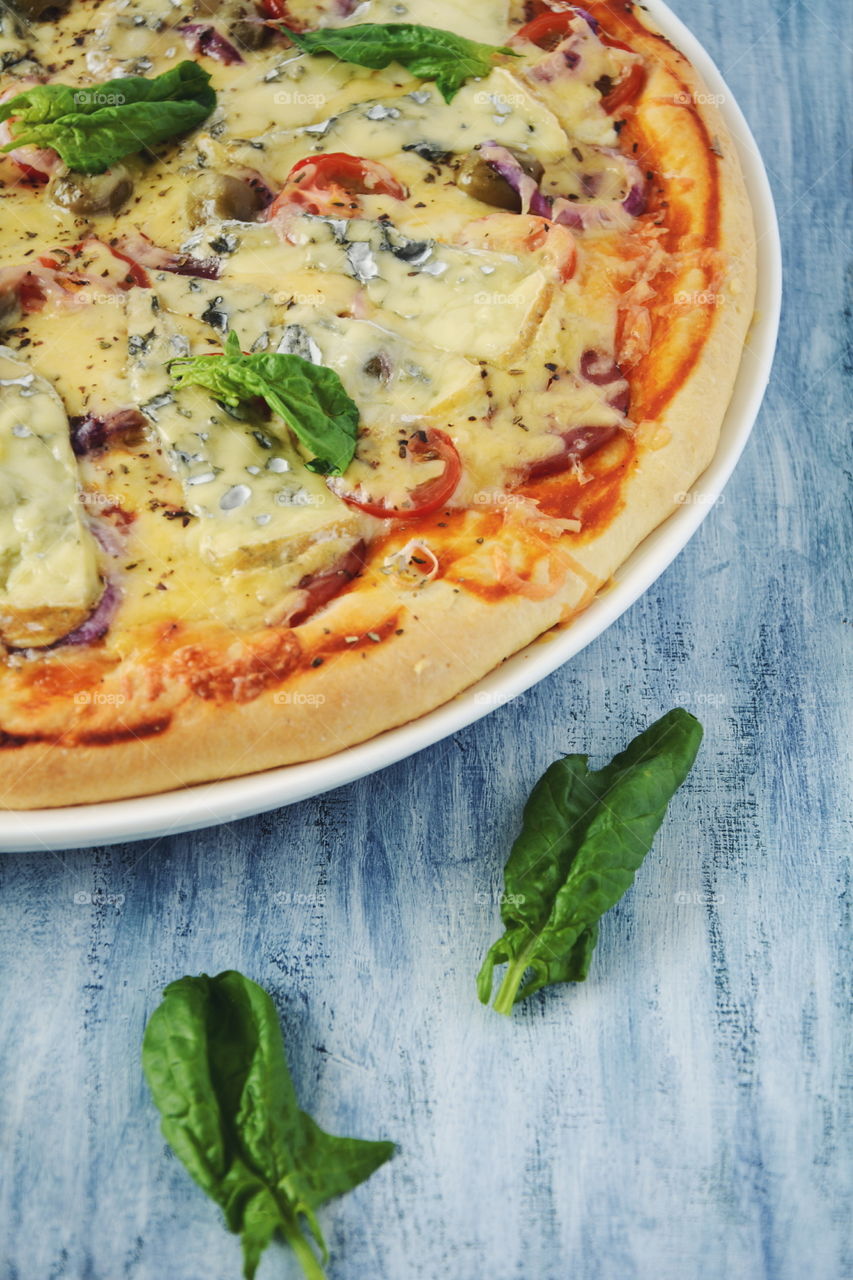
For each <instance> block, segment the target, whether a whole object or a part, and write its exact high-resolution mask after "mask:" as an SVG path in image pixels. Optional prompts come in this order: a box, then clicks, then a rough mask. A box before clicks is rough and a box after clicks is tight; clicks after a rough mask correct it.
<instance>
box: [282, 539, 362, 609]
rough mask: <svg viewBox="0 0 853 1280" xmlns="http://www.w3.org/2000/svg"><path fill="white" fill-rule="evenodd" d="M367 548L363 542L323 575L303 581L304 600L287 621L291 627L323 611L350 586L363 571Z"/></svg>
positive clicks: (310, 575) (300, 588)
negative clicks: (325, 606)
mask: <svg viewBox="0 0 853 1280" xmlns="http://www.w3.org/2000/svg"><path fill="white" fill-rule="evenodd" d="M366 550H367V548H366V546H365V543H364V542H363V541H359V542H357V543H356V544H355V546H353V547H350V549H349V551H347V552H346V554H345V555H343V556H341V558H340V559H339V560H338V561H337V563H336V564H334V565H333V566H332V568H331V569H326V570H324V572H323V573H309V574H306V575H305V577H304V578H302V579H301V581H300V583H299V590H300V591H302V592H304V599H303V600H302V602H301V603H300V605H298V606H297V609H296V611H295V612H294V613H292V614H291V616H290V617H289V618H288V620H287V625H288V626H289V627H299V626H301V625H302V623H303V622H307V620H308V619H309V618H310V617H311V615H312V614H314V613H316V612H317V610H318V609H322V607H323V605H324V604H328V603H329V601H330V600H333V599H334V598H335V596H336V595H337V594H338V592H340V591H342V590H343V589H344V587H346V586H348V585H349V584H350V582H352V580H353V578H355V577H356V576H357V575H358V574H359V573H360V572H361V570H362V568H363V566H364V556H365V552H366Z"/></svg>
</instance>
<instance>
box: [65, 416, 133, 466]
mask: <svg viewBox="0 0 853 1280" xmlns="http://www.w3.org/2000/svg"><path fill="white" fill-rule="evenodd" d="M144 427H145V417H144V416H143V414H141V413H140V412H139V410H138V409H133V408H130V409H116V411H115V412H114V413H108V414H107V416H106V417H105V418H98V417H95V416H94V415H93V414H88V415H87V416H86V417H85V418H72V419H71V448H72V449H73V450H74V452H75V454H76V455H77V457H78V458H82V457H85V455H86V454H89V453H98V452H100V450H101V449H106V448H108V446H109V445H110V444H111V443H112V442H113V441H116V440H124V439H127V438H128V437H129V436H132V435H134V434H137V435H138V434H139V432H140V431H142V430H143V429H144Z"/></svg>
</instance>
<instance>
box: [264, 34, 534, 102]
mask: <svg viewBox="0 0 853 1280" xmlns="http://www.w3.org/2000/svg"><path fill="white" fill-rule="evenodd" d="M283 30H284V31H286V32H287V34H288V35H289V36H290V38H291V40H292V41H293V43H294V44H295V45H296V46H297V47H298V48H300V49H302V51H303V52H304V53H331V54H334V56H335V57H336V58H340V60H341V61H342V62H354V63H356V65H357V66H359V67H370V68H372V69H373V70H374V71H378V70H379V69H380V68H381V67H387V66H388V65H389V63H391V62H399V63H400V65H401V66H403V67H406V69H407V70H409V71H411V73H412V75H415V76H420V78H421V79H422V80H434V81H435V83H436V85H437V86H438V89H439V91H440V93H441V95H442V97H443V98H444V100H445V102H450V101H451V100H452V99H453V97H454V96H455V95H456V93H457V92H458V91H459V89H460V88H461V87H462V85H463V84H464V83H465V81H466V80H469V79H471V77H474V76H487V75H488V74H489V72H490V71H491V69H492V58H493V56H494V54H496V53H506V54H509V55H510V56H512V57H516V56H517V55H516V54H515V53H514V51H513V50H512V49H507V48H506V47H505V46H504V45H500V46H496V45H493V44H478V43H477V42H476V41H475V40H466V39H465V37H464V36H457V35H456V34H455V33H454V32H452V31H444V30H442V28H441V27H423V26H420V25H419V24H418V23H415V22H363V23H360V24H358V25H356V26H353V27H324V28H321V29H320V30H318V31H291V30H290V28H289V27H284V28H283Z"/></svg>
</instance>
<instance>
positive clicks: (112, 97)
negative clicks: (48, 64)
mask: <svg viewBox="0 0 853 1280" xmlns="http://www.w3.org/2000/svg"><path fill="white" fill-rule="evenodd" d="M215 106H216V94H215V92H214V91H213V89H211V87H210V76H209V75H208V73H207V72H206V71H204V70H203V69H202V68H201V67H200V66H199V65H198V63H197V62H190V61H186V62H179V63H178V65H177V66H176V67H172V68H171V70H169V71H164V72H163V74H162V75H159V76H154V78H153V79H151V80H148V79H146V78H145V77H144V76H126V77H124V78H123V79H119V80H107V81H105V82H103V83H101V84H90V85H78V86H76V87H72V86H71V85H66V84H37V85H33V87H32V88H30V89H25V90H24V92H23V93H19V94H16V96H15V97H14V98H10V99H9V100H8V101H7V102H3V103H0V121H2V120H11V123H10V126H9V127H10V133H11V138H12V141H11V142H10V143H8V145H7V146H5V147H3V148H2V150H3V151H11V150H13V149H14V148H15V147H24V146H33V147H52V148H53V150H54V151H58V152H59V154H60V156H61V157H62V159H63V160H64V161H65V163H66V165H67V166H68V168H69V169H72V170H73V171H74V172H75V173H103V172H104V170H105V169H108V168H109V167H110V165H111V164H115V163H116V162H117V161H119V160H121V159H123V158H124V157H125V156H128V155H131V154H132V153H133V152H135V151H142V150H143V149H145V148H147V147H154V146H156V145H157V144H158V143H160V142H166V141H168V139H169V138H174V137H176V136H177V135H178V134H179V133H185V132H186V131H187V130H188V129H193V128H194V127H195V126H196V125H199V124H201V122H202V121H203V120H206V119H207V117H208V116H209V115H210V113H211V111H212V110H213V108H214V107H215Z"/></svg>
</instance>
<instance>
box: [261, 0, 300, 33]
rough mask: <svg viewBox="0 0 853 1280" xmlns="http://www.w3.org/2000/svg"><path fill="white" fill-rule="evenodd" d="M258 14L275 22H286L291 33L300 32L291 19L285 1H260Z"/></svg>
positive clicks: (296, 24) (294, 21)
mask: <svg viewBox="0 0 853 1280" xmlns="http://www.w3.org/2000/svg"><path fill="white" fill-rule="evenodd" d="M258 9H259V11H260V13H261V14H262V15H263V17H265V18H270V19H272V20H273V21H275V22H286V23H287V25H288V26H289V27H290V29H291V31H300V30H301V27H300V25H299V24H298V23H297V22H296V20H295V19H294V18H293V17H292V15H291V13H290V10H289V8H288V5H287V2H286V0H260V4H259V5H258Z"/></svg>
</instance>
